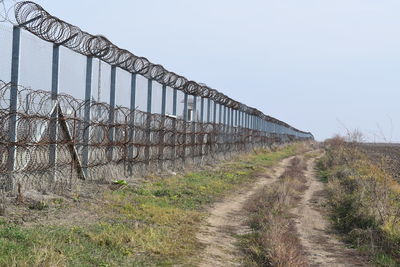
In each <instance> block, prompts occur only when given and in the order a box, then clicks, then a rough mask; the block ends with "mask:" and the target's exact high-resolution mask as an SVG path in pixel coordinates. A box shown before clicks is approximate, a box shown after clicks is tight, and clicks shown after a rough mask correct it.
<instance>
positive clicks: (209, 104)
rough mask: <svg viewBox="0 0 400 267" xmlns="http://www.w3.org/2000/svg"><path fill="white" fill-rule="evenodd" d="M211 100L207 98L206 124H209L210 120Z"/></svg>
mask: <svg viewBox="0 0 400 267" xmlns="http://www.w3.org/2000/svg"><path fill="white" fill-rule="evenodd" d="M210 112H211V99H210V98H208V99H207V123H210V119H211V114H210Z"/></svg>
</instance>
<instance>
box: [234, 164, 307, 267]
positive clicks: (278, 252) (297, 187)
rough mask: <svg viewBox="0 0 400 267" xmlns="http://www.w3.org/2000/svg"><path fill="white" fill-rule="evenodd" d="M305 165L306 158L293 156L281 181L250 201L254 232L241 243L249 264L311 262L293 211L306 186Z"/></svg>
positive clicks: (293, 266) (290, 265) (291, 266)
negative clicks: (297, 228)
mask: <svg viewBox="0 0 400 267" xmlns="http://www.w3.org/2000/svg"><path fill="white" fill-rule="evenodd" d="M305 168H306V166H305V164H304V161H303V160H301V159H300V158H297V157H296V158H294V159H292V161H291V164H290V166H289V167H288V168H287V170H286V171H285V173H284V174H283V175H282V176H281V177H280V179H279V181H278V182H276V183H275V184H273V185H272V186H269V187H265V188H263V190H261V191H260V192H258V193H257V194H256V195H255V196H254V197H253V198H252V199H251V200H250V201H249V202H248V203H247V206H246V209H247V210H248V212H249V213H250V220H249V222H248V223H249V226H250V227H251V228H252V229H253V233H251V234H248V235H245V236H243V237H242V241H241V246H242V248H243V251H244V253H245V255H246V256H247V259H246V261H247V264H248V265H254V266H281V267H284V266H285V267H300V266H301V267H303V266H307V265H308V262H307V259H306V257H305V256H304V251H303V249H302V247H301V244H300V241H299V239H298V237H297V233H296V229H295V227H294V224H293V220H292V215H291V214H290V209H291V208H292V207H293V206H294V205H296V203H297V202H298V200H299V198H300V194H301V193H302V192H304V190H305V189H306V187H305V183H306V180H305V177H304V175H303V170H304V169H305Z"/></svg>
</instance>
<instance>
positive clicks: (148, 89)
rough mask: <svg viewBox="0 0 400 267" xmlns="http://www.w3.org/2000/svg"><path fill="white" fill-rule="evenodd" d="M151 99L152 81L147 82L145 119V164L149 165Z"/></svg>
mask: <svg viewBox="0 0 400 267" xmlns="http://www.w3.org/2000/svg"><path fill="white" fill-rule="evenodd" d="M152 97H153V81H152V80H151V79H149V80H148V81H147V119H146V131H147V133H146V146H145V150H144V156H145V163H146V165H149V164H150V146H151V105H152Z"/></svg>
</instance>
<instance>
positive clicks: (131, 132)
mask: <svg viewBox="0 0 400 267" xmlns="http://www.w3.org/2000/svg"><path fill="white" fill-rule="evenodd" d="M135 110H136V74H134V73H133V74H132V75H131V103H130V111H131V116H130V122H129V147H128V164H129V165H128V171H129V174H130V175H133V166H132V164H133V150H134V145H133V140H134V137H135Z"/></svg>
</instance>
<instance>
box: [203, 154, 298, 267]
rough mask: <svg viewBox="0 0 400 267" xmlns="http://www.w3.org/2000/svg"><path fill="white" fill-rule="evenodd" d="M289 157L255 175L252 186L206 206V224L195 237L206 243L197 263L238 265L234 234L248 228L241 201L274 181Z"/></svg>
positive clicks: (241, 232)
mask: <svg viewBox="0 0 400 267" xmlns="http://www.w3.org/2000/svg"><path fill="white" fill-rule="evenodd" d="M291 159H292V158H287V159H284V160H282V161H281V162H280V164H279V165H278V166H276V167H275V168H272V169H271V171H269V172H266V173H264V174H263V175H261V176H259V177H255V179H256V182H255V183H254V184H253V186H252V187H250V188H246V189H243V190H241V191H239V192H236V193H234V194H232V195H230V196H229V197H227V198H226V199H224V200H223V201H222V202H219V203H217V204H215V205H214V206H213V207H212V208H211V209H210V210H209V212H210V214H211V215H210V217H209V218H208V220H207V223H206V225H204V226H203V227H202V228H201V231H200V232H199V234H198V236H197V238H198V239H199V240H200V241H201V242H202V243H203V244H204V245H205V246H206V248H205V252H204V255H203V260H202V262H201V263H200V264H199V266H213V267H217V266H224V267H225V266H240V261H239V260H238V259H237V256H238V255H239V252H238V250H237V247H236V246H235V243H236V241H237V240H236V238H235V237H234V235H238V234H244V233H246V232H248V231H250V229H249V228H248V227H247V226H245V221H246V216H245V212H244V211H243V209H244V204H245V203H246V201H247V200H248V199H249V198H250V197H251V196H252V195H253V194H255V193H256V192H257V191H258V190H260V189H261V188H263V187H264V186H266V185H268V184H271V183H273V182H275V181H276V180H277V179H278V177H280V176H281V175H282V174H283V172H284V171H285V168H286V166H288V164H289V162H290V160H291Z"/></svg>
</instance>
